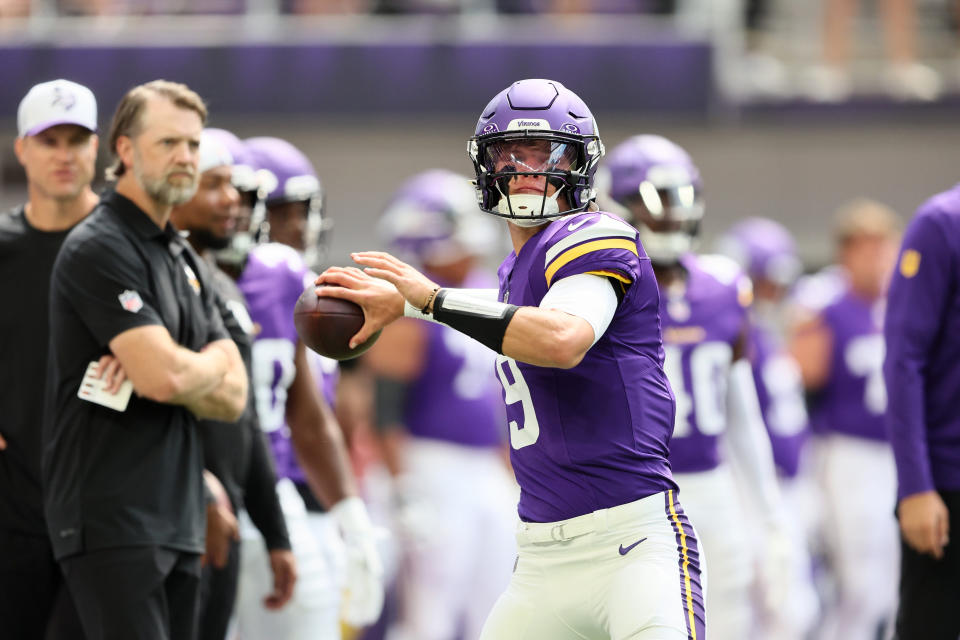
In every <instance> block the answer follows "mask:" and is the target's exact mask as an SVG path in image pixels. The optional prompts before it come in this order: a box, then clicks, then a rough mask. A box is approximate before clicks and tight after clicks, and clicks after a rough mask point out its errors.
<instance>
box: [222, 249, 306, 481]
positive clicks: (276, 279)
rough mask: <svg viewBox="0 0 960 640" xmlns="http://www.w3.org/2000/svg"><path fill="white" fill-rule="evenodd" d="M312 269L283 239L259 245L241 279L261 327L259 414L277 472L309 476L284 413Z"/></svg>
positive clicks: (256, 384) (256, 381) (256, 361)
mask: <svg viewBox="0 0 960 640" xmlns="http://www.w3.org/2000/svg"><path fill="white" fill-rule="evenodd" d="M312 280H313V279H312V274H311V273H310V271H309V269H307V266H306V265H305V264H304V262H303V258H301V257H300V254H299V253H297V252H296V251H295V250H294V249H291V248H290V247H288V246H286V245H282V244H275V243H274V244H265V245H260V246H257V247H256V248H254V249H253V251H251V252H250V256H249V258H248V259H247V265H246V267H245V268H244V270H243V273H242V274H241V275H240V278H239V279H238V280H237V285H238V286H239V287H240V291H241V292H243V295H244V297H245V298H246V299H247V304H248V305H249V306H250V318H251V319H252V320H253V322H254V327H255V328H256V330H257V334H256V337H255V339H254V343H253V380H252V381H251V382H252V385H251V386H252V387H253V391H254V393H255V394H256V401H257V415H258V416H259V418H260V425H261V427H262V428H263V430H264V432H265V433H266V434H267V437H268V439H269V440H270V447H271V450H272V451H273V456H274V462H275V463H276V465H277V477H278V478H290V479H291V480H293V481H294V482H305V477H304V475H303V471H302V470H301V469H300V466H299V465H298V464H297V460H296V456H295V454H294V451H293V442H292V441H291V440H290V428H289V427H288V426H287V422H286V419H285V414H286V408H287V389H288V388H289V387H290V385H291V384H292V383H293V379H294V377H295V375H296V366H295V364H294V356H295V355H296V349H297V341H298V340H299V338H298V336H297V330H296V328H295V327H294V326H293V311H292V310H293V307H294V306H295V305H296V303H297V299H298V298H299V297H300V294H301V293H303V289H304V288H305V287H306V286H307V284H309V283H310V282H312Z"/></svg>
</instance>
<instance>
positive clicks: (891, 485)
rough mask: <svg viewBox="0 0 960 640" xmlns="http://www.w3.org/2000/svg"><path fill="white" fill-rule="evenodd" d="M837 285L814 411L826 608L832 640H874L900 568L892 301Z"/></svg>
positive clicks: (827, 636)
mask: <svg viewBox="0 0 960 640" xmlns="http://www.w3.org/2000/svg"><path fill="white" fill-rule="evenodd" d="M838 282H840V283H842V288H840V289H839V290H838V291H836V292H835V295H834V297H833V299H832V300H831V301H829V302H828V303H827V304H826V306H824V307H823V308H822V309H821V311H820V314H819V317H820V322H821V323H822V325H823V327H825V329H826V330H827V332H829V335H830V340H831V343H832V344H831V349H830V354H829V362H828V365H827V366H828V371H827V376H826V379H825V381H824V383H823V385H821V386H820V388H819V389H818V390H817V394H818V397H817V398H816V400H815V401H814V403H813V405H812V408H811V412H810V420H811V426H812V429H813V433H814V437H815V439H816V441H817V443H818V444H817V447H816V455H817V458H818V459H817V462H816V465H815V468H816V471H817V479H818V482H819V485H820V489H821V495H820V503H821V511H822V520H823V522H822V525H821V528H822V537H823V540H824V548H825V552H826V554H827V556H828V558H829V561H830V564H831V566H832V572H833V576H834V578H835V580H836V583H837V592H838V594H839V595H838V597H837V598H836V599H835V600H834V601H832V602H829V603H827V606H826V607H825V610H824V612H823V621H822V623H821V628H822V630H823V636H822V637H823V638H824V640H833V639H840V638H844V639H845V638H856V637H864V638H865V637H867V635H866V634H868V633H872V632H874V631H875V630H876V629H877V628H878V627H879V626H881V625H883V626H886V625H887V624H888V623H889V621H890V620H891V619H892V617H893V614H894V611H895V608H896V601H897V593H896V584H897V574H898V569H897V565H898V563H899V560H898V556H899V548H898V544H897V527H896V521H895V520H894V519H893V518H892V517H891V514H892V513H893V511H894V506H895V505H894V496H895V494H896V471H895V468H894V461H893V453H892V451H891V449H890V444H889V441H888V438H887V433H886V428H885V425H884V411H885V410H886V406H887V393H886V386H885V385H884V381H883V357H884V343H883V334H882V333H881V331H882V320H883V310H884V300H883V299H882V298H880V299H877V300H868V299H866V298H864V297H863V296H861V295H858V294H857V293H855V292H854V291H853V289H852V288H851V286H850V285H849V283H848V279H847V278H844V279H843V280H839V281H838ZM864 531H869V532H870V534H869V535H864V534H863V532H864Z"/></svg>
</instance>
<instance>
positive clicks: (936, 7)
mask: <svg viewBox="0 0 960 640" xmlns="http://www.w3.org/2000/svg"><path fill="white" fill-rule="evenodd" d="M827 2H829V0H827ZM861 4H862V5H864V6H862V7H861V15H860V16H859V17H858V19H857V20H856V22H855V27H854V29H853V31H852V33H851V36H850V38H851V42H850V46H851V49H852V57H851V62H850V65H849V70H850V76H849V77H850V79H851V80H852V91H851V92H850V93H849V94H844V95H827V94H824V93H823V92H822V91H820V92H818V87H817V86H813V85H811V83H810V80H809V78H810V74H811V70H816V68H817V66H818V64H819V62H820V51H821V32H822V25H823V23H824V21H825V19H824V15H823V7H822V6H821V3H820V2H807V1H804V0H769V1H767V2H762V1H757V0H750V1H749V2H743V1H742V0H713V1H710V0H702V1H685V0H0V62H2V64H0V109H2V113H3V114H4V115H3V120H2V122H3V124H4V126H2V127H0V206H2V207H4V208H6V207H8V206H12V205H14V204H17V203H20V202H22V201H23V200H24V199H25V184H24V178H23V172H22V169H21V167H20V166H19V165H18V164H17V162H16V159H15V157H14V156H13V153H12V150H11V148H12V142H13V138H14V136H15V131H16V129H15V114H16V106H17V103H18V102H19V100H20V99H21V98H22V96H23V95H24V93H25V92H26V91H27V89H29V87H30V86H32V85H33V84H35V83H37V82H40V81H44V80H48V79H53V78H57V77H64V78H69V79H71V80H75V81H78V82H81V83H83V84H86V85H87V86H89V87H91V88H92V89H93V90H94V92H95V93H96V95H97V97H98V100H99V103H100V110H101V113H100V124H101V136H102V137H103V138H105V136H106V128H107V126H108V124H109V120H110V117H111V115H112V112H113V109H114V106H115V105H116V103H117V101H118V99H119V98H120V96H121V95H122V94H123V93H124V92H125V91H126V90H127V89H128V88H130V87H131V86H133V85H135V84H138V83H141V82H145V81H149V80H152V79H155V78H165V79H169V80H177V81H181V82H186V83H187V84H188V85H190V86H191V87H192V88H194V89H196V90H197V91H198V92H199V93H200V94H201V95H202V96H203V97H204V98H205V99H207V100H208V102H209V105H210V108H211V124H212V125H214V126H220V127H225V128H229V129H232V130H234V131H235V132H236V133H237V134H238V135H240V136H241V137H247V136H253V135H273V136H279V137H282V138H286V139H289V140H291V141H292V142H294V143H295V144H297V145H298V146H300V147H301V148H302V149H303V150H304V151H305V152H306V153H307V155H308V156H309V157H310V158H311V159H312V160H313V162H314V163H315V165H316V167H317V170H318V172H319V174H320V176H321V178H322V180H323V182H324V185H325V187H326V189H327V203H328V212H329V214H330V215H331V217H332V218H333V219H334V222H335V229H334V235H333V238H332V244H331V246H330V248H329V255H328V262H331V263H343V262H345V261H346V260H347V254H348V253H349V252H350V251H352V250H356V249H362V248H369V247H371V246H372V245H374V244H376V242H377V239H376V238H374V237H372V235H371V232H370V230H371V229H372V228H373V224H374V221H375V219H376V218H377V216H379V214H380V213H381V210H382V207H383V206H384V204H385V203H386V200H387V198H388V197H389V195H390V194H391V192H392V191H393V190H394V188H395V187H396V186H397V185H398V184H400V183H401V182H402V181H403V180H404V179H405V178H406V177H408V176H409V175H411V174H413V173H415V172H417V171H420V170H423V169H426V168H430V167H445V168H449V169H453V170H457V171H460V172H463V173H468V172H469V171H470V165H469V162H468V160H467V158H466V153H465V150H466V140H467V138H468V136H469V135H470V134H471V133H472V131H473V125H474V123H475V121H476V118H477V116H478V115H479V113H480V110H481V109H482V108H483V106H484V105H485V104H486V102H487V100H489V98H490V97H492V96H493V95H494V94H495V93H496V92H498V91H499V90H500V89H502V88H503V87H505V86H507V85H508V84H509V83H510V82H512V81H513V80H517V79H520V78H524V77H549V78H553V79H556V80H560V81H562V82H563V83H565V84H566V85H567V86H568V87H570V88H571V89H573V90H574V91H575V92H576V93H578V94H579V95H581V96H582V97H583V98H584V100H585V101H586V102H587V103H588V104H589V105H590V106H591V108H592V109H593V112H594V114H595V116H596V117H597V120H598V123H599V126H600V131H601V134H602V136H603V139H604V141H605V143H606V145H607V148H608V149H609V148H612V147H613V146H614V145H616V144H617V143H619V142H620V141H622V140H623V139H625V138H626V137H628V136H630V135H633V134H635V133H640V132H656V133H660V134H662V135H665V136H668V137H670V138H672V139H674V140H676V141H677V142H679V143H680V144H682V145H683V146H684V147H686V148H687V149H688V150H689V151H690V153H691V154H692V156H693V157H694V159H695V161H696V162H697V163H698V165H699V166H700V169H701V171H702V174H703V175H704V178H705V187H706V198H707V207H708V213H707V218H706V222H705V229H704V235H705V241H706V242H707V243H709V242H710V240H711V239H712V238H713V237H715V236H716V235H717V234H719V233H720V232H722V231H723V230H724V229H725V228H726V227H728V226H729V225H730V224H731V223H732V222H733V221H734V220H736V219H738V218H741V217H744V216H748V215H762V216H768V217H771V218H774V219H776V220H779V221H781V222H783V223H784V224H785V225H786V226H787V227H788V228H789V229H790V230H792V231H793V232H794V233H795V234H796V237H797V239H798V242H799V247H800V252H801V255H802V257H803V258H804V260H805V262H806V263H807V266H808V267H809V268H813V267H816V266H819V265H821V264H823V263H825V262H827V261H828V260H829V259H830V258H831V252H832V245H831V243H830V241H829V239H828V238H829V235H828V233H829V229H830V226H831V220H832V215H833V212H834V210H835V209H836V208H837V207H838V206H839V205H841V204H842V203H844V202H845V201H847V200H849V199H851V198H853V197H856V196H861V195H864V196H869V197H872V198H875V199H877V200H880V201H882V202H885V203H887V204H889V205H891V206H892V207H893V208H895V209H896V210H897V211H899V212H900V213H901V214H902V215H904V216H909V215H910V213H911V212H912V211H913V210H914V209H915V208H916V206H917V205H918V204H919V203H920V202H921V201H922V200H924V199H925V198H926V197H927V196H929V195H930V194H932V193H935V192H937V191H940V190H942V189H944V188H946V187H948V186H949V185H951V184H953V183H954V182H955V181H956V180H957V177H958V172H957V169H956V166H957V165H956V164H955V162H956V160H957V155H958V152H957V149H960V127H958V126H957V119H958V116H960V63H958V58H957V57H956V52H957V35H956V34H957V29H956V20H955V18H954V13H953V10H954V6H953V5H954V2H953V0H916V3H915V10H916V30H915V34H916V52H917V61H918V62H921V63H923V64H924V65H926V67H927V68H929V69H930V70H931V71H933V72H935V73H936V74H937V76H938V78H939V86H929V85H924V86H920V87H919V88H918V87H916V86H908V87H906V88H905V87H903V86H897V85H896V82H895V81H896V78H895V77H893V76H892V75H891V68H890V66H889V65H888V64H887V62H886V57H885V54H884V47H883V38H882V31H883V29H882V24H881V23H882V21H881V18H880V16H879V15H878V11H877V6H876V5H878V4H879V3H872V2H865V3H861ZM912 32H913V30H911V33H912ZM921 84H922V83H921ZM820 89H822V87H820ZM828 93H829V92H828ZM105 143H106V141H105V140H102V141H101V145H102V150H101V159H100V161H101V164H104V163H105V162H106V161H107V159H108V158H107V153H106V152H105V151H104V150H103V147H105Z"/></svg>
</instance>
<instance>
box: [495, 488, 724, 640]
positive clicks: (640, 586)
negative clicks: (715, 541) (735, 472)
mask: <svg viewBox="0 0 960 640" xmlns="http://www.w3.org/2000/svg"><path fill="white" fill-rule="evenodd" d="M694 517H696V516H694ZM517 542H518V546H519V551H520V555H519V559H518V562H517V567H516V569H515V570H514V573H513V577H512V578H511V580H510V585H509V586H508V587H507V590H506V591H505V592H504V593H503V595H501V596H500V599H499V600H497V604H496V605H495V606H494V608H493V611H492V612H491V613H490V617H489V618H488V619H487V623H486V625H484V628H483V633H482V634H481V636H480V639H481V640H690V639H696V640H704V625H705V622H704V613H703V592H704V590H705V587H706V584H705V583H706V580H705V574H703V575H701V571H700V561H701V558H702V556H701V555H700V547H699V544H698V542H697V537H696V533H695V532H694V529H693V526H692V525H691V524H690V521H689V520H688V519H687V517H686V515H685V514H684V512H683V509H682V508H680V505H679V503H678V502H677V496H676V492H674V491H668V492H665V493H658V494H654V495H652V496H648V497H646V498H643V499H642V500H637V501H636V502H630V503H627V504H624V505H620V506H618V507H611V508H609V509H600V510H598V511H594V512H593V513H588V514H586V515H583V516H578V517H576V518H571V519H569V520H564V521H562V522H553V523H549V522H548V523H524V522H521V523H520V525H519V528H518V532H517ZM711 637H712V636H711Z"/></svg>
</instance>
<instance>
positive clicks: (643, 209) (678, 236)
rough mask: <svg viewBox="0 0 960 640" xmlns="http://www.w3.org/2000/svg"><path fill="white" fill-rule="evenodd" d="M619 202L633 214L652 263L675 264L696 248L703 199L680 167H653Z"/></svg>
mask: <svg viewBox="0 0 960 640" xmlns="http://www.w3.org/2000/svg"><path fill="white" fill-rule="evenodd" d="M681 174H683V175H681ZM622 204H624V205H625V206H626V207H627V208H628V209H629V210H630V212H631V214H632V215H633V223H634V226H636V227H637V229H638V231H639V232H640V242H641V244H642V245H643V248H644V249H645V250H646V252H647V255H648V256H650V260H651V261H652V262H653V263H654V264H658V265H663V266H670V265H674V264H677V263H678V262H679V260H680V257H681V256H683V255H684V254H686V253H689V252H691V251H693V250H694V249H695V248H696V245H697V240H698V239H699V236H700V223H701V222H702V221H703V212H704V207H703V199H702V197H701V193H700V190H699V188H698V187H697V186H696V185H695V184H694V183H693V182H692V181H691V180H690V179H689V178H688V177H687V176H686V171H685V170H683V169H682V168H679V167H668V166H663V167H654V168H653V169H651V170H650V172H649V174H648V175H647V178H646V179H645V180H643V181H642V182H641V183H640V185H639V186H638V188H637V192H636V193H635V194H633V195H631V196H629V197H628V198H626V199H625V200H624V202H623V203H622Z"/></svg>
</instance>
